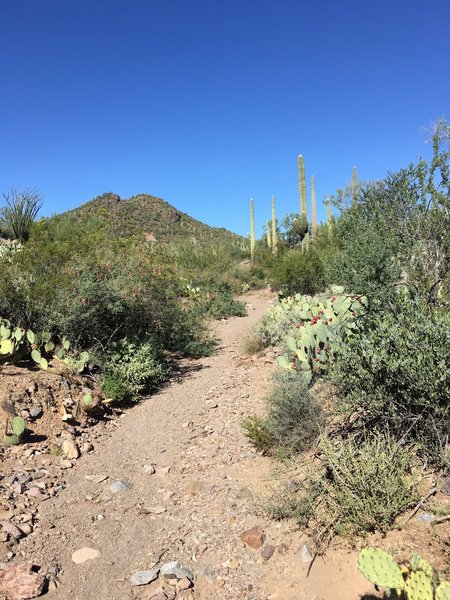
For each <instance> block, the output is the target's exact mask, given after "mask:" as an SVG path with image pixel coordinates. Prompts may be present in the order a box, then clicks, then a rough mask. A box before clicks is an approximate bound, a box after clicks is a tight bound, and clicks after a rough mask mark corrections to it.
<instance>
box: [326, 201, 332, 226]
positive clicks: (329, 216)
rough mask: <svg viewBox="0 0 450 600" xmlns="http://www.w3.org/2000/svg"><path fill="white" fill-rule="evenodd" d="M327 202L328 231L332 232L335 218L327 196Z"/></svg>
mask: <svg viewBox="0 0 450 600" xmlns="http://www.w3.org/2000/svg"><path fill="white" fill-rule="evenodd" d="M325 204H326V207H327V223H328V233H329V234H330V233H331V232H332V231H333V218H332V216H331V204H330V199H329V198H327V199H326V200H325Z"/></svg>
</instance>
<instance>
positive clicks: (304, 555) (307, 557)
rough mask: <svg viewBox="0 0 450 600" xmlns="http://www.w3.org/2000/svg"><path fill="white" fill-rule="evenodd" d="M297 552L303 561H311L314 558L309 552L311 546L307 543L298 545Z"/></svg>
mask: <svg viewBox="0 0 450 600" xmlns="http://www.w3.org/2000/svg"><path fill="white" fill-rule="evenodd" d="M298 553H299V555H300V560H301V561H302V562H304V563H307V562H312V561H313V560H314V555H313V553H312V552H311V548H310V547H309V546H308V544H303V546H300V548H299V550H298Z"/></svg>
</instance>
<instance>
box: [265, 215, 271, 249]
mask: <svg viewBox="0 0 450 600" xmlns="http://www.w3.org/2000/svg"><path fill="white" fill-rule="evenodd" d="M271 228H272V222H271V221H267V222H266V236H267V246H268V247H269V248H272V237H271V235H270V230H271Z"/></svg>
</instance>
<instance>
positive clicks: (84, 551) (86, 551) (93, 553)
mask: <svg viewBox="0 0 450 600" xmlns="http://www.w3.org/2000/svg"><path fill="white" fill-rule="evenodd" d="M99 556H100V552H99V551H98V550H95V549H94V548H88V547H87V546H85V547H84V548H80V549H79V550H77V551H76V552H74V553H73V554H72V561H73V562H74V563H75V564H76V565H81V564H82V563H84V562H86V561H87V560H94V559H95V558H98V557H99Z"/></svg>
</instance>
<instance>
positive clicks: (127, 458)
mask: <svg viewBox="0 0 450 600" xmlns="http://www.w3.org/2000/svg"><path fill="white" fill-rule="evenodd" d="M246 299H247V301H248V302H249V310H248V316H247V317H244V318H233V319H229V320H227V321H222V322H219V323H218V324H217V325H216V331H215V333H216V335H217V336H218V337H219V338H220V340H221V347H220V350H219V351H218V353H217V354H216V355H214V356H212V357H209V358H204V359H201V360H195V361H189V362H186V363H185V364H184V372H182V373H181V374H180V376H179V377H178V378H177V379H175V381H173V382H172V383H171V384H170V385H169V386H168V387H166V388H165V389H163V390H162V391H160V392H159V393H158V394H156V395H154V396H152V397H150V398H148V399H147V400H146V401H144V402H142V403H141V404H140V405H139V406H137V407H135V408H133V409H132V410H130V411H129V412H127V413H126V414H125V415H123V416H122V418H120V419H119V420H118V422H117V428H116V430H115V431H114V432H113V433H112V434H111V435H110V436H109V437H107V436H105V437H103V438H101V439H100V440H99V441H98V442H97V445H96V447H95V452H94V453H92V454H89V455H86V456H83V457H82V458H81V459H80V460H79V461H77V464H76V466H75V468H74V469H72V470H71V471H70V474H69V475H68V478H67V482H68V485H67V487H66V489H65V490H63V491H62V492H61V493H60V494H59V495H58V496H57V497H56V498H51V499H49V500H47V501H45V502H43V503H42V505H41V524H42V527H41V528H40V530H38V531H36V532H35V533H33V534H32V535H30V536H28V537H27V538H26V540H23V542H22V543H21V544H20V550H21V554H22V556H23V557H24V558H26V559H28V560H32V561H33V562H34V563H35V564H39V565H42V566H45V567H56V566H58V567H60V568H61V569H62V571H61V573H60V575H59V580H60V582H59V583H58V586H57V587H56V589H51V591H50V592H49V594H48V596H49V597H50V598H54V599H55V600H57V599H64V600H119V599H120V600H123V599H135V598H136V599H138V598H139V599H140V598H142V599H143V600H145V599H149V598H152V597H154V598H155V599H156V598H158V600H160V599H163V598H166V597H169V598H174V597H175V591H174V588H171V587H170V586H168V585H166V584H165V583H164V581H162V580H161V578H160V579H159V580H158V581H155V582H153V583H151V584H150V585H144V586H139V587H135V586H133V585H132V584H131V583H130V581H129V578H130V575H131V574H133V573H134V572H135V571H138V570H142V569H148V568H150V567H151V566H153V564H154V563H155V562H157V561H158V559H159V557H160V556H161V560H160V562H159V563H158V564H161V563H165V562H167V561H170V560H179V561H180V562H181V563H182V564H183V565H185V566H186V567H188V568H189V569H190V570H191V571H192V573H193V574H194V575H195V585H194V588H193V589H191V590H186V591H179V592H178V594H177V595H176V598H177V599H179V598H180V599H181V598H199V599H205V600H206V599H210V598H212V597H213V596H214V597H215V598H218V599H224V600H226V599H230V600H231V599H233V600H237V599H246V600H267V599H273V600H275V599H279V600H294V598H295V599H300V598H301V599H302V600H308V599H309V600H320V599H322V600H332V599H333V600H340V599H342V600H344V599H345V600H348V599H353V598H354V599H356V598H358V597H359V594H361V593H364V592H365V591H368V587H367V586H366V584H365V582H364V581H363V580H362V578H361V577H360V576H359V575H358V573H357V571H356V561H355V554H348V553H347V552H346V551H344V550H343V551H341V552H336V551H335V552H333V555H332V557H330V558H329V559H327V562H326V563H324V562H323V561H321V560H318V561H316V563H315V565H314V567H313V570H312V574H311V576H310V577H309V578H308V579H306V570H307V566H308V565H307V564H305V563H302V561H301V557H300V554H299V552H298V550H299V547H300V546H301V545H302V544H303V543H304V542H305V541H306V540H305V539H304V538H302V536H301V533H300V532H298V531H296V530H295V527H294V526H293V524H292V523H282V524H280V523H275V522H270V521H269V520H267V519H266V518H264V517H262V516H261V515H260V514H258V511H257V498H258V495H259V494H260V493H264V491H267V489H268V488H269V487H270V485H271V469H272V468H273V464H272V463H271V461H269V460H268V459H266V458H263V457H261V456H259V455H258V454H257V453H255V452H254V451H253V449H252V447H251V446H250V445H249V444H248V443H247V441H246V438H245V436H244V435H243V433H242V429H241V426H240V423H241V421H242V418H243V417H244V416H246V415H248V414H252V413H254V412H258V410H261V408H262V406H263V404H262V400H261V398H262V397H263V396H264V393H265V391H266V390H267V387H268V385H269V381H270V371H271V369H272V367H273V364H274V361H273V357H272V356H270V353H268V354H267V355H266V356H265V357H264V356H263V357H259V358H248V357H247V358H246V357H244V356H243V351H242V346H241V344H242V340H243V339H244V337H245V335H246V334H247V332H248V330H249V329H250V328H251V326H252V325H253V324H254V323H255V322H256V321H257V320H258V319H259V318H260V317H261V315H262V314H263V313H264V311H265V310H266V309H267V308H268V306H269V302H270V299H268V298H267V297H264V295H252V296H248V297H247V298H246ZM146 465H147V467H146ZM149 465H152V466H153V467H154V470H155V473H151V471H152V470H153V469H152V468H151V467H149ZM93 475H94V476H103V477H105V479H104V480H103V481H102V482H100V483H95V482H94V481H89V480H87V479H86V476H93ZM106 477H107V479H106ZM98 479H101V477H99V478H98ZM118 481H120V482H123V483H125V485H126V487H127V484H130V486H131V487H130V488H129V489H125V490H122V491H117V492H116V493H113V491H112V490H111V489H110V486H111V485H112V484H114V483H115V482H118ZM256 525H258V526H260V527H261V528H262V530H263V531H264V533H265V536H266V544H271V545H273V546H275V547H277V549H276V550H275V552H274V554H273V556H272V557H271V558H270V559H269V560H263V558H262V557H261V552H260V550H253V549H251V548H249V547H248V546H245V545H244V544H243V542H242V541H241V539H240V535H241V533H242V532H243V531H245V530H246V529H249V528H251V527H254V526H256ZM281 544H284V546H282V547H281V548H280V545H281ZM83 547H89V548H93V549H95V550H98V551H99V556H98V557H97V558H95V559H93V560H88V561H87V562H84V563H83V564H75V563H74V562H73V561H72V553H73V552H75V551H76V550H79V549H80V548H83ZM283 549H284V552H283V551H281V550H283ZM161 586H164V590H165V593H166V595H165V596H164V595H160V596H154V594H155V590H156V588H158V587H161ZM152 595H153V596H152Z"/></svg>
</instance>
